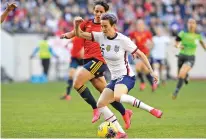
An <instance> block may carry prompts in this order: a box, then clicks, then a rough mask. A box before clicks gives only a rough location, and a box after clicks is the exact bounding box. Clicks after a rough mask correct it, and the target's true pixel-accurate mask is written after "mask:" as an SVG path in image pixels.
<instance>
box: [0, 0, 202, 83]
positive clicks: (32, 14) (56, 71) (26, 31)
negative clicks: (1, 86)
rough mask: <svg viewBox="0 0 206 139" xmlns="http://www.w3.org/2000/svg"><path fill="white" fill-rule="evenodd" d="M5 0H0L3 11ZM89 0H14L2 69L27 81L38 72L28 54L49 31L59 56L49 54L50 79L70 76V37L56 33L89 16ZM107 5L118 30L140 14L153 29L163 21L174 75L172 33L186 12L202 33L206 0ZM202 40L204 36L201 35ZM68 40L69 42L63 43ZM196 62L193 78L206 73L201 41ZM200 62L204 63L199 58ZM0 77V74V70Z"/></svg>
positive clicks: (112, 0) (121, 0) (130, 26)
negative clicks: (16, 6)
mask: <svg viewBox="0 0 206 139" xmlns="http://www.w3.org/2000/svg"><path fill="white" fill-rule="evenodd" d="M7 2H9V1H8V0H1V12H2V11H4V10H5V8H6V3H7ZM93 2H94V1H93V0H16V3H17V5H18V8H16V9H15V10H14V11H12V12H10V13H9V16H8V17H7V18H6V20H5V21H4V23H3V24H1V69H2V70H3V73H5V74H6V75H8V76H9V78H10V79H11V80H13V81H28V80H30V79H31V77H32V76H33V75H41V74H42V68H41V64H40V59H39V58H38V56H37V57H36V58H34V59H30V58H29V57H30V55H31V54H32V52H33V50H34V48H35V47H36V46H37V45H38V41H40V40H42V39H43V37H44V35H45V34H47V35H48V42H49V44H50V46H51V47H52V48H53V50H54V52H55V53H56V54H57V55H58V56H59V59H58V60H57V59H56V58H52V59H51V67H50V70H49V80H63V79H65V78H67V76H68V74H67V73H68V67H69V66H68V64H69V62H70V50H71V47H72V43H71V42H70V41H69V40H60V39H59V36H60V35H61V34H63V33H66V32H68V31H71V30H72V28H73V27H72V20H73V18H74V17H75V16H79V15H80V16H82V17H83V18H84V19H89V18H92V15H93V14H92V12H93ZM108 3H109V5H110V11H109V12H112V13H114V14H116V15H117V16H118V18H119V22H118V30H119V32H121V33H123V34H125V35H128V34H129V33H130V32H131V31H132V30H134V28H135V25H134V23H135V21H136V19H138V18H142V19H144V21H145V24H146V25H147V28H148V29H149V30H150V31H151V32H152V33H153V35H155V31H154V29H155V27H156V26H161V28H162V29H164V35H167V36H169V37H170V39H171V42H170V44H169V47H167V61H168V74H169V76H170V77H171V78H176V75H177V59H176V57H175V55H176V54H177V53H178V51H179V50H178V49H176V48H174V36H175V35H176V34H177V33H178V32H179V31H180V30H184V29H186V25H187V24H186V22H187V20H188V18H190V17H192V18H194V19H195V20H196V21H197V23H198V27H197V32H198V33H201V35H202V36H203V38H205V35H206V1H205V0H108ZM204 41H205V39H204ZM65 45H67V46H68V47H65ZM196 56H197V58H196V63H195V66H194V68H193V69H192V71H191V72H190V77H191V78H196V79H200V78H201V79H205V78H206V70H205V69H206V63H205V61H202V60H203V59H206V54H205V52H204V50H203V49H202V48H201V47H198V49H197V53H196ZM203 63H204V64H203ZM2 77H4V76H2Z"/></svg>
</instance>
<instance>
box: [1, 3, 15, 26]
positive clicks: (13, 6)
mask: <svg viewBox="0 0 206 139" xmlns="http://www.w3.org/2000/svg"><path fill="white" fill-rule="evenodd" d="M16 7H17V5H16V3H15V2H13V3H8V4H7V8H6V10H5V11H4V12H3V14H2V15H1V23H2V22H4V20H5V19H6V17H7V16H8V14H9V12H10V11H12V10H14V9H15V8H16Z"/></svg>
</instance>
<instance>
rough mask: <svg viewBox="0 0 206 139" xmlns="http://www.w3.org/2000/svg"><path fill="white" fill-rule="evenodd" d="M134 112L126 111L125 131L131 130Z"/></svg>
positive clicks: (124, 117) (124, 116)
mask: <svg viewBox="0 0 206 139" xmlns="http://www.w3.org/2000/svg"><path fill="white" fill-rule="evenodd" d="M132 114H133V112H132V110H126V111H125V114H124V115H123V116H122V117H123V119H124V123H125V124H124V128H125V129H129V128H130V126H131V117H132Z"/></svg>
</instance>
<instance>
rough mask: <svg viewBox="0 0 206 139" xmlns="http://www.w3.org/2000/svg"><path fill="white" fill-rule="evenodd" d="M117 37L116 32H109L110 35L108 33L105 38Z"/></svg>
mask: <svg viewBox="0 0 206 139" xmlns="http://www.w3.org/2000/svg"><path fill="white" fill-rule="evenodd" d="M116 36H117V33H116V31H111V32H110V33H108V36H107V38H115V37H116Z"/></svg>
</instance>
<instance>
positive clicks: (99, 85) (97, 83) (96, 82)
mask: <svg viewBox="0 0 206 139" xmlns="http://www.w3.org/2000/svg"><path fill="white" fill-rule="evenodd" d="M91 83H92V84H93V86H94V87H95V88H96V89H97V90H98V91H99V92H100V93H102V92H103V90H104V88H105V87H106V85H107V83H106V80H105V78H104V76H101V77H98V78H93V79H92V80H91ZM108 87H110V85H108ZM111 105H112V106H113V107H114V108H115V109H116V110H118V111H119V112H120V113H121V115H122V118H123V120H124V122H125V128H126V129H128V128H129V127H130V120H131V119H130V118H131V115H132V114H133V112H132V111H131V110H129V109H128V110H125V108H124V106H123V105H122V104H121V103H119V102H116V101H114V102H112V103H111Z"/></svg>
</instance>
